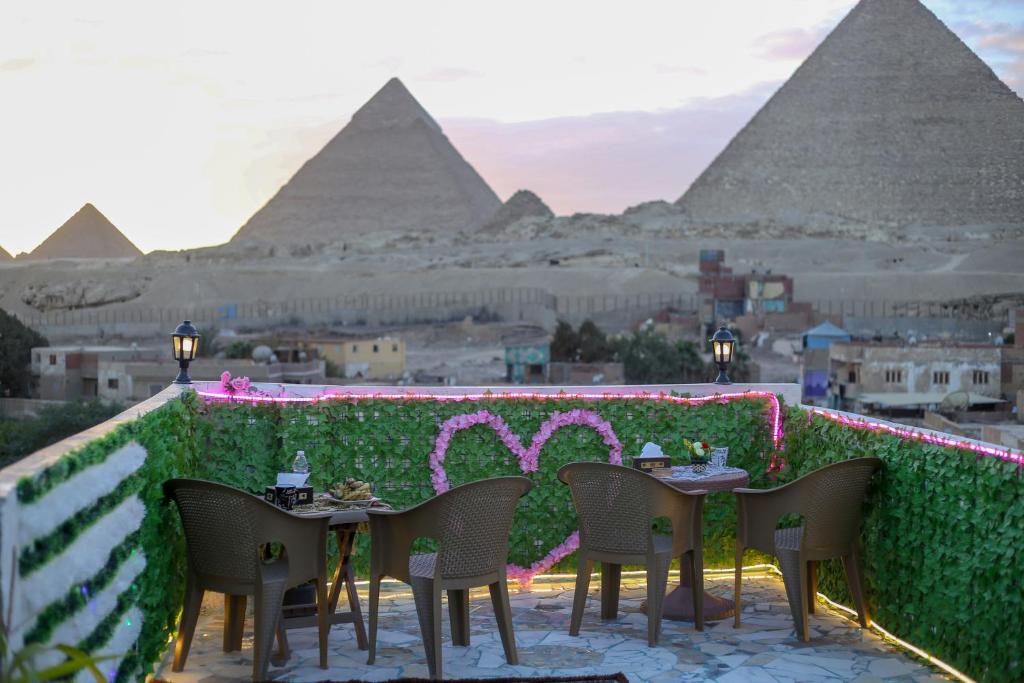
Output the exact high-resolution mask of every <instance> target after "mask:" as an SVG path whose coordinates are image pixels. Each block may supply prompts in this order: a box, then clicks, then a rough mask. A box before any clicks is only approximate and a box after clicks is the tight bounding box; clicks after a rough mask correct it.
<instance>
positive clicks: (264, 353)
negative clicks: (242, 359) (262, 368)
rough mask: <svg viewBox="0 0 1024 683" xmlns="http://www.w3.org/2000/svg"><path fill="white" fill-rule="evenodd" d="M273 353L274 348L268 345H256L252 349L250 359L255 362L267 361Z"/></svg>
mask: <svg viewBox="0 0 1024 683" xmlns="http://www.w3.org/2000/svg"><path fill="white" fill-rule="evenodd" d="M273 355H274V350H273V349H271V348H270V347H269V346H262V345H261V346H257V347H256V348H255V349H253V350H252V359H253V360H254V361H256V362H257V363H267V362H269V361H270V357H271V356H273Z"/></svg>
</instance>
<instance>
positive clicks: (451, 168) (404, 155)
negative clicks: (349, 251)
mask: <svg viewBox="0 0 1024 683" xmlns="http://www.w3.org/2000/svg"><path fill="white" fill-rule="evenodd" d="M500 206H501V201H500V200H499V199H498V196H497V195H496V194H494V191H493V190H491V188H490V187H488V185H487V183H486V182H484V180H483V178H481V177H480V176H479V175H478V174H477V172H476V171H475V170H473V167H472V166H470V165H469V164H468V163H467V162H466V160H465V159H463V158H462V156H461V155H460V154H459V153H458V151H456V149H455V148H454V147H453V146H452V144H451V142H449V141H448V138H446V137H445V136H444V134H443V133H442V132H441V127H440V126H438V125H437V123H436V122H435V121H434V120H433V119H432V118H431V117H430V114H428V113H427V112H426V110H425V109H423V107H421V106H420V104H419V102H417V101H416V99H415V98H413V96H412V94H410V93H409V91H408V90H406V88H405V86H404V85H402V82H401V81H399V80H398V79H397V78H392V79H391V80H390V81H388V82H387V84H385V85H384V87H383V88H381V89H380V90H379V91H378V92H377V94H376V95H374V96H373V97H372V98H371V99H370V101H369V102H367V103H366V104H364V105H363V107H362V108H361V109H360V110H359V111H357V112H356V113H355V115H353V117H352V120H351V121H350V122H349V124H348V125H347V126H345V127H344V128H343V129H342V130H341V132H340V133H338V134H337V135H335V136H334V138H333V139H332V140H331V141H330V142H328V143H327V145H326V146H325V147H324V148H323V149H322V150H320V152H318V153H317V154H316V156H314V157H313V158H312V159H310V160H309V161H307V162H306V163H305V164H303V166H302V168H300V169H299V170H298V172H297V173H296V174H295V175H294V176H293V177H292V179H291V180H289V181H288V182H287V183H286V184H285V185H284V187H282V188H281V189H280V190H278V192H277V194H276V195H274V197H273V198H271V200H270V201H269V202H267V203H266V204H265V205H264V206H263V208H262V209H260V210H259V211H257V212H256V214H255V215H253V217H252V218H250V219H249V221H248V222H247V223H246V224H245V225H243V226H242V227H241V229H240V230H239V231H238V232H237V233H236V234H235V236H234V237H233V238H232V241H235V240H246V239H251V240H267V241H281V242H296V241H320V242H334V241H337V240H339V239H350V240H351V239H353V238H356V237H358V236H359V235H364V234H367V233H372V232H375V231H378V230H417V231H424V232H426V231H441V230H444V231H452V232H454V231H457V230H475V229H477V228H478V227H479V226H480V225H481V224H483V223H484V221H486V220H487V219H489V218H490V217H491V216H492V215H493V214H494V212H495V211H497V210H498V208H499V207H500Z"/></svg>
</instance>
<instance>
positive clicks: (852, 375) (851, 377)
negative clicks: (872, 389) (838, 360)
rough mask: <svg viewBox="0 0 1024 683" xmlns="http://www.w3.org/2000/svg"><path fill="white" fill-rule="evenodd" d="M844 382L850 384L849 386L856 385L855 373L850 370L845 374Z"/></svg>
mask: <svg viewBox="0 0 1024 683" xmlns="http://www.w3.org/2000/svg"><path fill="white" fill-rule="evenodd" d="M846 381H847V382H850V383H851V384H856V383H857V371H856V370H850V372H849V373H847V375H846Z"/></svg>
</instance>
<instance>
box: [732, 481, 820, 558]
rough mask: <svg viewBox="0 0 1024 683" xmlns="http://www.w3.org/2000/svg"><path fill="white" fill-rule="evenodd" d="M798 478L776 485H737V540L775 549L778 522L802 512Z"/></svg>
mask: <svg viewBox="0 0 1024 683" xmlns="http://www.w3.org/2000/svg"><path fill="white" fill-rule="evenodd" d="M800 483H801V482H800V481H799V480H797V481H793V482H790V483H788V484H785V485H784V486H779V487H778V488H774V489H748V488H736V489H733V490H732V492H733V493H734V494H735V495H736V542H737V543H739V544H740V545H742V546H744V547H746V548H756V549H757V550H760V551H762V552H766V553H770V554H774V553H775V526H776V525H777V524H778V522H779V518H780V517H782V516H783V515H785V514H788V513H797V514H802V512H803V489H804V487H803V486H802V485H799V484H800Z"/></svg>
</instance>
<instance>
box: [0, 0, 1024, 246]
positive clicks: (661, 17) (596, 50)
mask: <svg viewBox="0 0 1024 683" xmlns="http://www.w3.org/2000/svg"><path fill="white" fill-rule="evenodd" d="M854 4H855V1H854V0H771V2H765V1H764V0H729V1H727V2H720V1H717V2H716V1H714V0H690V1H688V2H678V1H669V0H662V1H659V2H652V1H647V0H633V1H632V2H629V3H619V2H597V1H595V0H589V1H583V0H561V1H559V2H551V1H550V0H543V1H535V0H520V1H518V2H515V3H512V2H496V1H495V2H479V1H478V0H437V1H435V2H429V3H426V2H415V1H413V0H409V1H408V2H394V1H391V0H381V1H379V2H374V3H349V2H335V1H317V2H311V1H305V0H296V1H292V2H288V3H280V2H253V1H251V0H249V1H245V2H243V1H241V0H218V1H217V2H209V1H205V2H194V1H192V0H182V1H179V2H176V3H164V4H163V5H161V6H159V11H156V10H155V9H154V7H155V6H153V5H152V4H151V3H138V2H134V1H133V2H120V1H117V2H114V1H110V0H91V1H90V2H86V3H83V2H77V1H71V0H67V1H54V2H45V3H40V2H32V1H31V0H8V2H6V3H5V6H4V8H3V10H0V13H2V14H0V246H2V247H4V248H5V249H7V251H9V252H11V253H12V254H14V253H18V252H21V251H30V250H31V249H33V248H34V247H35V246H37V245H38V244H39V243H40V242H41V241H42V240H43V239H45V238H46V237H47V236H48V235H49V234H50V233H51V232H52V231H53V230H54V229H56V228H57V227H58V226H59V225H60V224H61V223H63V222H64V221H65V220H66V219H67V218H68V217H70V216H71V215H72V214H73V213H74V212H75V211H77V210H78V209H79V208H80V207H81V206H82V204H84V203H86V202H92V203H93V204H94V205H96V207H97V208H99V209H100V211H102V212H103V213H104V214H105V215H106V216H107V217H108V218H110V220H111V221H112V222H113V223H114V224H115V225H117V226H118V227H119V228H120V229H121V230H122V232H124V233H125V234H126V235H127V236H128V237H129V239H131V240H132V241H133V242H135V243H136V244H137V245H138V246H139V247H140V248H141V249H142V250H143V251H147V252H148V251H151V250H155V249H183V248H191V247H196V246H204V245H210V244H218V243H221V242H224V241H226V240H228V239H229V238H230V237H231V235H233V234H234V232H235V231H236V230H237V229H238V228H239V227H240V226H241V225H242V224H243V223H244V222H245V221H246V220H247V219H248V217H249V216H251V215H252V214H253V213H254V212H255V211H256V210H257V209H258V208H259V207H260V206H262V205H263V204H264V203H265V202H266V201H267V200H268V199H270V197H271V196H272V195H273V194H274V192H276V190H277V189H278V188H279V187H280V186H281V185H282V184H284V183H285V182H286V181H287V180H288V178H289V177H291V175H292V174H293V173H294V172H295V171H296V170H297V169H298V167H299V166H300V165H301V164H302V163H303V162H304V161H305V160H306V159H308V158H309V157H311V156H312V155H314V154H315V153H316V152H317V151H318V150H319V149H320V148H321V147H322V146H323V145H324V144H326V142H327V141H328V140H329V139H330V138H331V137H332V136H333V135H334V134H335V133H337V132H338V131H339V130H340V129H341V128H342V127H343V126H344V125H345V124H346V123H347V122H348V120H349V118H350V117H351V115H352V113H353V112H354V111H355V110H356V109H358V108H359V106H360V105H362V104H363V103H364V102H365V101H366V100H367V99H369V98H370V97H371V96H372V95H373V93H374V92H376V91H377V90H378V89H379V88H380V87H381V86H382V85H383V84H384V83H385V82H386V81H387V79H388V78H390V77H392V76H398V77H399V78H401V79H402V81H403V82H404V83H405V85H406V86H407V87H408V88H409V89H410V90H411V91H412V93H413V95H415V96H416V98H417V99H418V100H419V101H420V102H421V103H422V104H423V105H424V107H425V108H426V109H427V110H428V111H429V112H430V113H431V114H432V115H433V117H434V118H435V119H437V120H438V122H439V123H440V124H441V126H442V127H443V129H444V130H445V133H446V134H447V135H448V137H449V138H450V139H451V140H452V142H453V143H454V144H455V146H456V147H457V148H458V149H459V151H460V152H461V153H462V155H463V156H464V157H465V158H466V159H467V160H468V161H469V162H470V163H471V164H473V166H474V167H475V168H476V169H477V171H478V172H479V173H480V174H481V175H482V176H483V177H484V179H485V180H487V182H488V183H489V184H490V185H491V187H493V188H494V190H495V191H496V192H497V193H498V195H499V197H501V198H502V199H506V198H507V197H508V196H510V195H511V194H512V193H513V192H515V191H516V190H517V189H520V188H527V189H530V190H533V191H534V192H536V193H537V194H539V195H540V196H541V198H542V199H544V200H545V201H546V202H547V203H548V204H549V205H550V206H551V207H552V209H553V210H554V211H555V212H556V213H558V214H571V213H575V212H621V211H622V210H623V209H625V208H626V207H628V206H632V205H635V204H638V203H640V202H643V201H649V200H654V199H665V200H668V201H674V200H675V199H677V198H678V197H679V196H680V195H681V194H682V193H683V191H684V190H685V189H686V188H687V187H688V185H689V184H690V182H692V181H693V180H694V179H695V178H696V176H697V175H698V174H699V173H700V172H701V171H702V170H703V169H704V168H705V167H706V166H707V164H708V163H709V162H710V161H711V160H712V159H713V158H714V157H715V155H716V154H717V153H718V152H719V151H721V149H722V148H723V147H724V146H725V145H726V143H727V142H728V141H729V139H730V138H731V137H732V136H733V135H734V134H735V133H736V132H738V131H739V129H740V128H742V126H743V125H744V124H745V123H746V122H747V121H748V120H749V119H750V117H751V116H752V115H753V114H754V113H755V112H756V111H757V109H758V108H759V107H760V106H761V105H763V104H764V102H765V101H766V100H767V99H768V98H769V97H770V96H771V94H772V93H773V92H774V91H775V90H776V89H777V88H778V87H779V85H781V84H782V82H784V81H785V79H786V78H787V77H788V76H789V75H790V74H792V73H793V71H794V70H795V69H796V68H797V67H798V66H799V65H800V63H801V62H802V61H803V59H804V58H806V57H807V56H808V55H809V54H810V53H811V51H812V50H813V49H814V47H815V46H816V45H817V44H818V43H819V42H820V41H821V39H822V38H824V36H825V35H827V33H828V32H829V31H830V30H831V29H832V28H833V27H834V26H835V25H836V24H837V23H838V22H839V20H840V19H842V17H843V16H844V15H845V14H846V13H847V12H848V11H849V9H850V8H851V7H853V5H854ZM924 4H925V5H927V6H928V7H929V8H930V9H931V10H932V11H933V12H935V14H936V15H937V16H938V17H939V18H940V19H942V20H943V21H944V22H945V23H946V24H947V25H948V26H950V27H951V28H952V29H953V30H954V31H955V32H956V33H957V34H958V35H959V36H960V37H961V38H962V39H963V40H964V41H965V42H966V43H967V44H968V45H969V46H970V47H971V48H972V49H973V50H974V51H975V52H977V53H978V54H979V55H980V56H981V57H982V58H983V59H984V60H985V61H986V62H987V63H988V64H989V65H990V66H991V67H992V68H993V70H994V71H995V72H996V74H997V75H998V76H999V77H1000V78H1002V79H1003V81H1005V82H1006V83H1007V84H1008V85H1009V86H1010V87H1011V88H1013V89H1014V90H1015V91H1016V92H1017V93H1018V94H1024V0H959V1H957V0H924Z"/></svg>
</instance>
